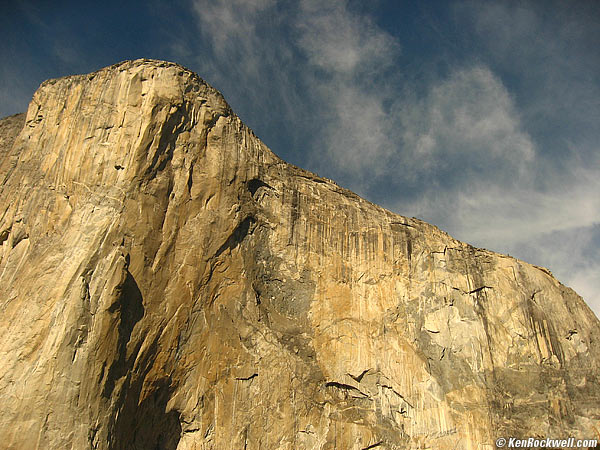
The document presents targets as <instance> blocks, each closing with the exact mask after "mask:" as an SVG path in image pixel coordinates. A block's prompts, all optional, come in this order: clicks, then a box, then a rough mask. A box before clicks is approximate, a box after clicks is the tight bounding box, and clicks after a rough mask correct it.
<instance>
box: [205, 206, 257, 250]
mask: <svg viewBox="0 0 600 450" xmlns="http://www.w3.org/2000/svg"><path fill="white" fill-rule="evenodd" d="M255 223H256V218H254V217H253V216H248V217H246V218H245V219H244V220H242V221H241V222H240V224H239V225H238V226H237V227H235V229H234V230H233V231H232V233H231V234H230V235H229V237H228V238H227V240H226V241H225V242H224V243H223V245H221V246H220V247H219V249H218V250H217V251H216V252H215V255H214V257H215V258H216V257H218V256H220V255H221V254H222V253H223V252H224V251H226V250H233V249H234V248H236V247H237V246H238V245H239V244H241V242H242V241H243V240H244V238H245V237H246V236H248V234H251V233H252V231H254V224H255Z"/></svg>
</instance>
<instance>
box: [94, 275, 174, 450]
mask: <svg viewBox="0 0 600 450" xmlns="http://www.w3.org/2000/svg"><path fill="white" fill-rule="evenodd" d="M143 300H144V299H143V296H142V292H141V290H140V288H139V286H138V284H137V282H136V280H135V278H134V277H133V276H132V275H131V273H129V272H127V276H126V279H125V281H124V283H123V285H122V286H121V293H120V295H119V298H118V300H117V301H116V302H115V303H114V304H113V305H112V306H111V308H110V309H109V311H110V312H112V313H118V347H117V352H118V353H117V354H118V359H117V360H115V361H114V362H113V364H112V365H111V366H110V368H109V373H108V377H107V380H106V384H105V385H104V389H103V396H104V397H105V398H107V399H110V398H112V401H111V403H112V408H111V409H112V416H113V417H112V420H111V424H110V426H109V450H175V449H176V448H177V444H178V443H179V439H180V437H181V424H180V421H179V414H178V413H177V412H176V411H171V412H168V413H167V412H166V408H167V402H168V401H169V398H170V397H171V394H172V389H171V383H170V379H169V378H157V379H156V380H153V381H152V382H151V383H150V384H148V383H146V384H145V383H144V381H145V379H146V377H147V376H148V374H149V372H150V370H151V368H152V366H153V364H154V361H155V359H156V355H157V352H158V336H157V337H155V339H154V340H153V342H152V344H151V345H150V346H149V347H147V348H146V349H144V350H142V349H141V347H142V343H143V337H141V338H138V339H137V341H135V342H131V343H130V340H131V336H132V333H133V329H134V327H135V325H136V324H137V323H138V322H139V321H140V320H141V319H142V318H143V317H144V313H145V310H144V306H143ZM128 345H133V346H134V348H133V351H130V352H129V357H128V352H127V347H128ZM130 350H131V349H130ZM142 395H143V399H142Z"/></svg>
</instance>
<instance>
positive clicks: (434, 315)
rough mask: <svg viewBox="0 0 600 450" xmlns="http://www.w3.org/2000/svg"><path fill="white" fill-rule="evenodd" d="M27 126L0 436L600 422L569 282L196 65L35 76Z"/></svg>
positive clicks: (9, 203) (366, 436)
mask: <svg viewBox="0 0 600 450" xmlns="http://www.w3.org/2000/svg"><path fill="white" fill-rule="evenodd" d="M22 123H23V117H22V116H16V117H12V118H8V119H4V120H3V121H1V122H0V183H1V186H0V242H1V244H0V245H1V246H0V321H1V322H2V325H1V326H0V400H1V401H2V405H3V406H2V410H3V411H2V414H0V442H2V443H3V444H2V447H3V448H8V449H57V450H58V449H61V450H62V449H115V450H116V449H153V448H157V449H165V450H175V449H178V450H192V449H196V450H201V449H202V450H209V449H246V450H249V449H290V450H291V449H314V450H317V449H318V450H328V449H353V450H354V449H356V450H360V449H366V448H377V449H382V450H383V449H417V448H432V449H447V448H448V449H450V448H456V449H485V448H489V449H491V448H495V446H494V441H495V439H496V438H497V437H500V436H505V437H508V436H516V437H528V436H541V437H546V436H549V437H562V436H574V437H579V438H597V437H598V435H597V429H598V428H600V426H599V424H600V383H599V374H600V350H599V345H598V344H599V342H598V341H599V340H600V323H599V321H598V319H597V318H596V317H595V316H594V314H593V313H592V312H591V310H590V309H589V308H588V307H587V306H586V305H585V303H584V302H583V300H582V299H581V298H580V297H579V296H578V295H577V294H576V293H575V292H573V291H572V290H571V289H569V288H567V287H565V286H563V285H561V284H560V283H559V282H558V281H557V280H556V279H554V278H553V277H552V275H551V274H550V273H549V272H548V271H547V270H545V269H543V268H539V267H535V266H532V265H530V264H527V263H524V262H522V261H518V260H516V259H513V258H511V257H508V256H505V255H500V254H496V253H493V252H490V251H486V250H483V249H478V248H474V247H472V246H470V245H468V244H464V243H462V242H459V241H457V240H455V239H453V238H452V237H450V236H449V235H447V234H446V233H444V232H442V231H440V230H439V229H437V228H436V227H434V226H432V225H429V224H426V223H424V222H422V221H419V220H417V219H411V218H405V217H402V216H399V215H396V214H392V213H391V212H389V211H386V210H384V209H383V208H380V207H378V206H376V205H373V204H371V203H369V202H367V201H365V200H363V199H361V198H360V197H358V196H357V195H355V194H353V193H351V192H349V191H347V190H345V189H342V188H340V187H338V186H337V185H336V184H335V183H333V182H332V181H330V180H327V179H323V178H319V177H317V176H315V175H314V174H312V173H309V172H307V171H304V170H302V169H299V168H297V167H294V166H292V165H290V164H287V163H285V162H284V161H282V160H281V159H279V158H278V157H277V156H275V155H274V154H273V153H272V152H271V151H270V150H269V149H268V148H267V147H265V145H264V144H263V143H262V142H261V141H260V140H259V139H258V138H257V137H256V136H255V135H254V134H253V132H252V131H251V130H249V129H248V128H247V127H246V126H244V125H243V124H242V122H241V121H240V119H239V118H238V117H237V116H236V115H235V114H234V113H233V112H232V111H231V109H230V108H229V106H228V105H227V103H226V102H225V100H224V99H223V98H222V96H221V95H220V94H219V93H218V92H217V91H215V90H214V89H213V88H211V87H210V86H208V85H207V84H206V83H205V82H204V81H203V80H201V79H200V78H199V77H198V76H197V75H195V74H193V73H192V72H190V71H188V70H186V69H184V68H182V67H180V66H178V65H176V64H172V63H165V62H160V61H152V60H137V61H133V62H125V63H121V64H117V65H115V66H112V67H109V68H106V69H102V70H100V71H98V72H95V73H92V74H89V75H81V76H72V77H66V78H61V79H57V80H49V81H47V82H45V83H43V84H42V86H41V87H40V89H39V90H38V91H37V92H36V93H35V95H34V97H33V100H32V102H31V104H30V107H29V110H28V112H27V115H26V118H25V119H24V125H23V126H22V127H21V124H22ZM21 128H22V129H21ZM19 131H20V133H19ZM17 133H19V134H18V136H17ZM13 141H14V142H13Z"/></svg>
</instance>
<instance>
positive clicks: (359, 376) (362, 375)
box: [348, 369, 371, 383]
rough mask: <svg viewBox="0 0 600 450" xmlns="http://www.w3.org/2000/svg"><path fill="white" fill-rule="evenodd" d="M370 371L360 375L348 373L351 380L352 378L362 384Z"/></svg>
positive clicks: (364, 371)
mask: <svg viewBox="0 0 600 450" xmlns="http://www.w3.org/2000/svg"><path fill="white" fill-rule="evenodd" d="M369 370H371V369H365V370H363V371H362V372H361V373H360V375H352V374H351V373H348V376H349V377H350V378H352V379H353V380H354V381H356V382H357V383H360V382H361V381H362V379H363V378H364V376H365V375H366V374H367V372H369Z"/></svg>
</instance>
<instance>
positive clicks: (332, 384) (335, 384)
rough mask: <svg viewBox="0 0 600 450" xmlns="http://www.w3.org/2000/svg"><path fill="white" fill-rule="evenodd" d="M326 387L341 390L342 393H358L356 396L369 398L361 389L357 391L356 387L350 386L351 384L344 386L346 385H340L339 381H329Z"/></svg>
mask: <svg viewBox="0 0 600 450" xmlns="http://www.w3.org/2000/svg"><path fill="white" fill-rule="evenodd" d="M325 387H333V388H336V389H340V390H342V391H346V392H352V393H356V394H358V395H360V396H361V397H362V398H368V397H369V396H368V395H367V394H365V393H364V392H362V391H360V390H359V389H356V388H355V387H354V386H350V385H349V384H344V383H338V382H337V381H328V382H327V383H325Z"/></svg>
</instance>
